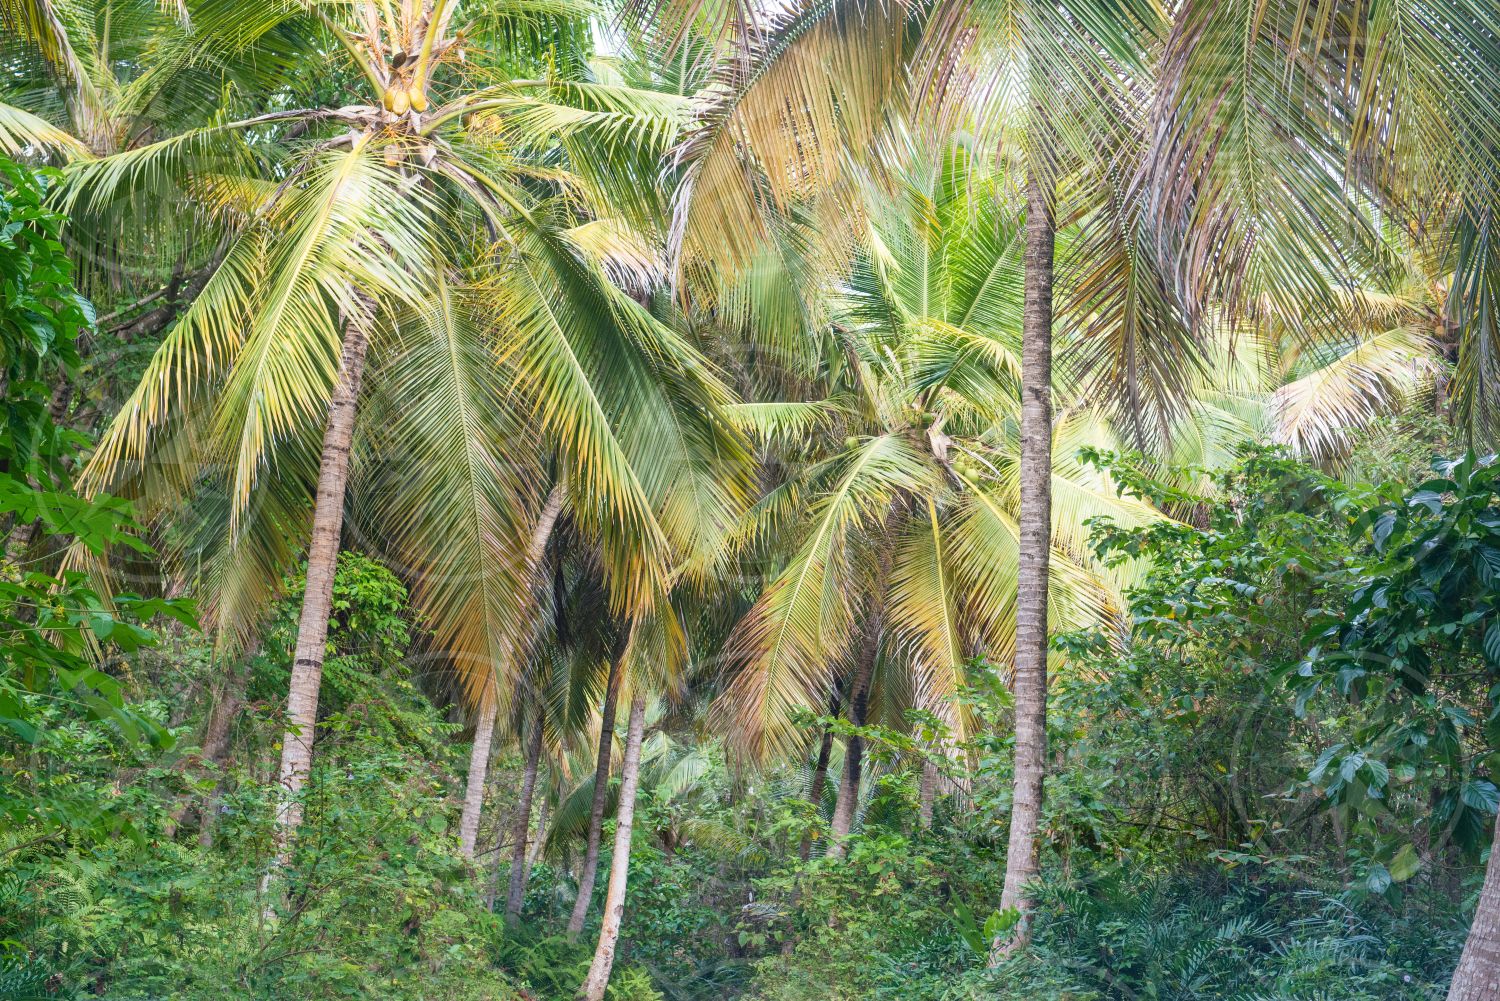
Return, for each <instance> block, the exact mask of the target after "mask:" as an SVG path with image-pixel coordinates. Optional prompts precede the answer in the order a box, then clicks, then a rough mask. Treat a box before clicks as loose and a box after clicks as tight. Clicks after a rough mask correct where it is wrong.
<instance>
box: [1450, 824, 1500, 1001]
mask: <svg viewBox="0 0 1500 1001" xmlns="http://www.w3.org/2000/svg"><path fill="white" fill-rule="evenodd" d="M1496 998H1500V823H1497V824H1496V825H1495V839H1494V843H1493V846H1492V847H1491V848H1490V861H1489V865H1488V866H1486V868H1485V871H1484V889H1483V890H1481V891H1480V893H1479V908H1478V909H1477V910H1476V911H1475V912H1474V923H1473V924H1472V925H1470V926H1469V937H1468V938H1467V939H1465V940H1464V951H1463V955H1462V956H1460V957H1459V960H1458V969H1456V970H1454V971H1453V982H1452V983H1451V984H1450V985H1449V986H1448V1001H1495V999H1496Z"/></svg>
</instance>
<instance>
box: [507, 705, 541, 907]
mask: <svg viewBox="0 0 1500 1001" xmlns="http://www.w3.org/2000/svg"><path fill="white" fill-rule="evenodd" d="M541 760H542V712H541V708H540V707H538V708H537V710H536V712H534V713H533V714H532V717H531V736H530V737H529V738H528V740H527V742H526V772H525V774H524V775H523V777H522V778H521V802H520V803H519V804H517V806H516V820H515V824H514V825H512V828H511V847H510V887H509V889H508V890H507V892H506V894H505V917H506V920H508V921H514V920H515V919H516V918H518V917H520V916H521V904H522V903H523V902H524V901H525V899H526V876H527V866H526V841H527V836H528V835H529V834H530V833H531V798H532V796H533V794H534V793H535V792H536V772H537V765H538V764H540V762H541Z"/></svg>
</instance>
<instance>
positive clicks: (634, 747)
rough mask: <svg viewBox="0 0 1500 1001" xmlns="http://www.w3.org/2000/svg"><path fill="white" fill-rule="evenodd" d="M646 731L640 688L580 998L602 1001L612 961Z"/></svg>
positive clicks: (622, 916) (622, 912)
mask: <svg viewBox="0 0 1500 1001" xmlns="http://www.w3.org/2000/svg"><path fill="white" fill-rule="evenodd" d="M645 731H646V696H645V693H644V692H642V691H640V690H639V689H638V690H637V691H636V693H635V696H634V697H633V698H631V700H630V723H629V726H628V727H627V729H626V733H625V760H624V761H623V762H622V763H621V764H620V805H619V806H618V807H617V808H616V810H615V851H614V860H613V861H612V862H611V863H610V867H609V889H608V890H607V891H606V893H605V895H604V920H603V923H602V924H600V926H599V945H598V947H597V948H596V949H595V950H594V962H593V963H592V964H591V965H590V966H589V975H588V976H587V977H586V978H585V979H584V981H583V986H582V987H581V988H579V991H578V997H579V998H580V999H582V1001H604V988H605V987H606V986H608V984H609V971H610V969H611V968H612V967H613V966H614V965H615V944H616V943H617V942H618V941H619V938H620V924H621V923H622V922H623V921H624V919H625V883H626V880H627V879H628V878H629V876H630V829H631V825H632V823H633V822H634V819H635V793H636V789H637V788H639V786H640V782H641V738H642V737H643V736H644V734H645Z"/></svg>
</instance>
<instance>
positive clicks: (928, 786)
mask: <svg viewBox="0 0 1500 1001" xmlns="http://www.w3.org/2000/svg"><path fill="white" fill-rule="evenodd" d="M937 783H938V770H937V765H934V764H933V763H932V762H931V761H923V762H922V781H921V785H919V786H918V787H917V804H918V805H917V823H918V824H920V825H921V827H922V830H924V831H925V830H929V829H930V828H931V827H932V804H933V801H934V800H935V799H937Z"/></svg>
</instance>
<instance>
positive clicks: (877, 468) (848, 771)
mask: <svg viewBox="0 0 1500 1001" xmlns="http://www.w3.org/2000/svg"><path fill="white" fill-rule="evenodd" d="M901 162H903V163H907V164H909V166H908V167H907V168H906V170H905V172H904V174H902V175H901V176H900V181H899V187H897V188H896V190H895V192H894V194H893V192H892V190H891V186H890V185H888V184H883V185H878V186H877V185H874V184H872V185H871V186H870V187H869V188H868V189H867V190H866V191H865V192H864V198H865V200H864V203H863V206H862V212H863V215H862V217H863V218H864V219H866V220H868V226H869V230H868V233H867V235H866V237H865V238H864V240H863V241H862V245H861V246H860V248H859V250H858V251H857V253H856V256H855V260H854V263H853V266H852V268H851V269H850V270H849V271H848V272H847V273H845V274H844V275H842V276H838V275H836V274H835V275H832V276H829V277H830V280H829V281H828V282H827V288H828V289H829V290H830V292H831V294H832V297H833V298H832V301H833V305H832V306H831V308H830V313H829V317H828V324H827V327H826V328H825V330H824V332H823V336H824V338H825V341H826V348H825V350H824V351H823V354H822V356H823V357H824V358H826V359H827V361H826V368H825V370H824V371H823V372H821V373H820V375H819V377H818V378H817V379H816V380H815V385H816V389H817V391H819V392H820V394H821V395H820V396H818V397H817V398H814V399H803V400H796V401H774V402H756V403H747V404H743V405H740V406H737V407H733V408H731V411H730V412H731V414H732V415H733V416H734V417H735V418H736V419H738V420H740V421H743V422H744V423H745V424H746V426H747V427H750V428H753V429H754V430H755V432H756V433H758V434H760V435H761V436H763V438H765V439H766V440H767V441H769V442H772V443H774V447H773V449H772V451H773V453H774V454H775V455H776V456H777V461H778V467H777V468H778V469H781V470H784V472H783V473H782V475H781V476H780V479H779V482H776V483H775V484H774V485H773V487H772V489H771V490H770V491H769V492H768V493H767V494H766V495H765V496H764V497H763V498H762V500H761V501H760V502H759V503H758V504H757V506H756V508H755V509H754V510H753V512H752V516H753V521H752V522H751V524H750V525H749V526H748V527H747V529H746V530H745V539H744V541H745V542H747V543H759V544H761V545H762V546H763V547H764V548H765V550H766V552H768V553H769V554H772V555H771V558H772V560H773V568H772V570H771V572H770V574H769V577H770V579H769V583H768V584H767V585H766V587H765V589H764V591H763V593H762V595H761V597H760V598H759V599H758V600H757V601H756V603H755V605H754V606H753V607H752V608H751V610H750V611H749V613H748V614H747V615H746V617H745V618H744V619H743V621H742V622H741V623H740V625H739V626H738V627H737V628H736V630H735V632H734V634H733V635H732V636H731V638H730V640H729V643H728V648H729V650H730V654H729V656H730V658H731V660H732V661H733V663H734V665H735V669H736V670H735V675H734V678H733V681H732V682H731V683H730V686H729V688H728V691H727V692H726V694H725V697H724V699H723V701H722V702H721V703H720V706H719V710H718V711H719V712H720V713H721V716H722V719H723V720H724V722H725V724H726V725H727V726H728V728H729V731H730V733H731V735H732V737H731V743H732V746H733V747H734V748H735V750H737V751H738V752H740V753H742V754H745V755H747V756H749V757H751V758H764V757H766V756H769V755H776V756H791V755H800V754H801V752H802V749H803V748H802V741H803V737H802V734H801V731H800V728H799V727H798V726H797V724H796V720H797V718H798V717H799V711H801V712H807V711H811V712H819V711H821V710H822V708H823V707H824V705H825V704H826V703H827V702H828V699H829V695H830V692H831V691H832V690H833V689H834V687H835V680H836V679H837V678H838V677H839V676H840V675H841V674H842V675H845V676H846V684H847V688H848V698H847V700H848V705H849V720H850V723H851V724H853V725H854V726H856V727H858V726H861V725H864V724H865V723H867V722H869V719H870V717H869V715H868V711H869V706H870V702H871V693H872V682H873V681H874V680H875V679H876V678H877V677H879V676H881V674H882V673H886V674H893V675H895V674H905V675H906V676H907V677H910V678H912V679H913V680H912V681H911V682H910V687H911V688H912V689H913V690H914V691H915V692H916V693H917V696H916V702H917V704H919V705H921V706H923V707H924V708H929V709H932V710H933V711H936V712H939V713H941V714H945V715H946V716H947V717H948V719H949V720H950V721H951V722H952V723H953V724H955V729H958V727H957V726H956V724H958V723H959V722H960V721H958V720H956V719H954V718H953V709H952V698H951V696H952V695H953V694H954V692H955V690H956V688H957V687H958V686H959V685H960V684H961V683H962V676H961V672H962V669H963V664H964V663H965V661H966V660H967V659H969V657H970V656H972V655H974V654H976V653H987V654H988V655H989V656H990V657H991V658H992V659H994V660H995V661H996V662H998V663H1002V664H1004V665H1005V666H1006V667H1007V668H1008V669H1009V670H1010V671H1012V672H1013V671H1015V670H1016V665H1017V663H1018V659H1017V658H1018V647H1017V642H1018V641H1017V640H1016V638H1015V637H1016V628H1017V627H1016V615H1017V614H1018V604H1017V603H1018V595H1017V590H1016V589H1017V586H1018V581H1019V577H1018V573H1019V563H1018V559H1019V547H1020V543H1021V538H1020V535H1019V532H1018V526H1017V521H1016V517H1015V513H1016V510H1017V507H1018V501H1019V499H1020V497H1021V496H1022V493H1021V492H1022V489H1023V487H1024V473H1023V472H1022V469H1021V466H1020V463H1019V461H1018V456H1019V454H1020V433H1021V430H1020V421H1019V417H1020V403H1021V401H1020V378H1019V375H1020V361H1019V357H1018V348H1019V347H1020V342H1021V339H1022V334H1023V329H1024V319H1023V317H1024V308H1023V288H1024V284H1025V281H1024V271H1025V262H1024V223H1023V218H1024V215H1023V212H1022V211H1021V209H1020V206H1018V205H1017V204H1015V199H1014V196H1013V194H1011V193H1009V192H1007V190H1006V185H1005V177H1004V175H1003V174H995V173H992V172H988V171H985V170H982V169H980V168H978V167H975V166H974V165H973V163H972V162H971V155H970V151H969V150H968V149H967V148H966V147H965V146H964V145H962V144H955V145H952V146H949V147H948V148H947V149H946V150H945V152H944V153H943V154H942V155H940V156H933V155H932V154H931V153H928V154H927V155H926V156H925V157H924V156H923V155H922V154H921V153H919V152H918V151H917V143H916V142H915V141H913V142H912V143H911V144H910V145H909V146H907V147H905V148H903V149H902V151H901ZM892 173H893V174H894V173H895V171H892ZM808 284H810V285H812V284H816V283H814V282H811V281H809V282H808ZM1060 388H1061V389H1062V390H1063V391H1067V390H1068V388H1069V387H1067V386H1063V387H1060ZM1064 398H1065V399H1066V400H1067V401H1068V404H1069V406H1068V407H1067V408H1066V409H1065V410H1064V414H1063V417H1062V419H1061V421H1060V422H1059V424H1058V425H1057V427H1056V429H1055V432H1054V433H1055V435H1056V436H1057V437H1058V439H1059V444H1062V445H1064V449H1063V450H1062V451H1061V452H1060V453H1059V454H1058V456H1057V459H1056V461H1055V463H1054V465H1053V468H1052V469H1051V470H1050V472H1049V477H1048V478H1049V487H1050V489H1051V490H1052V491H1054V492H1055V493H1056V494H1057V495H1058V497H1059V504H1058V505H1057V506H1056V508H1055V510H1054V511H1053V516H1054V519H1055V521H1054V524H1053V525H1052V526H1049V529H1050V530H1049V534H1050V535H1051V536H1052V538H1053V543H1052V552H1051V554H1050V560H1049V564H1050V567H1051V570H1050V574H1051V583H1052V585H1053V587H1052V588H1051V590H1050V592H1049V593H1050V595H1051V597H1050V599H1049V600H1050V605H1051V608H1050V618H1051V621H1052V622H1053V623H1054V627H1055V628H1069V627H1081V626H1083V625H1085V624H1089V623H1095V624H1097V623H1105V624H1114V625H1115V626H1116V627H1118V623H1117V619H1116V617H1117V614H1118V608H1119V600H1118V585H1119V581H1117V580H1114V579H1111V577H1110V576H1109V575H1108V574H1107V573H1105V572H1104V571H1103V570H1102V568H1100V567H1099V566H1098V565H1097V564H1095V563H1094V561H1093V559H1092V557H1091V555H1090V553H1089V550H1088V547H1087V539H1086V532H1085V530H1084V529H1083V527H1082V523H1083V521H1084V520H1085V518H1087V517H1088V516H1091V515H1095V514H1109V515H1112V516H1114V517H1116V518H1117V519H1119V520H1121V521H1123V522H1127V523H1132V522H1133V523H1141V522H1143V521H1145V520H1148V519H1150V518H1153V517H1156V516H1157V515H1156V514H1155V513H1154V512H1153V511H1152V510H1151V509H1149V508H1148V507H1146V506H1144V505H1141V504H1138V503H1135V502H1133V501H1129V500H1123V499H1121V498H1119V497H1118V496H1117V495H1116V494H1115V491H1114V490H1113V488H1112V486H1111V484H1110V483H1109V481H1108V478H1107V477H1104V476H1102V475H1101V474H1099V473H1097V472H1096V471H1091V470H1088V469H1085V468H1084V467H1083V466H1082V465H1081V464H1080V463H1079V462H1078V461H1077V460H1076V458H1075V456H1076V454H1077V451H1078V447H1079V446H1080V445H1081V444H1083V443H1085V442H1093V443H1097V444H1104V445H1107V444H1109V443H1112V442H1115V441H1117V440H1118V439H1117V438H1116V437H1115V435H1114V434H1113V433H1112V432H1111V430H1110V428H1109V425H1108V422H1107V421H1106V420H1105V419H1104V415H1103V414H1102V413H1101V412H1100V411H1099V410H1098V409H1097V408H1093V407H1091V406H1089V405H1087V403H1086V402H1085V401H1084V400H1083V399H1081V398H1078V399H1075V398H1074V397H1072V396H1071V395H1070V396H1065V397H1064ZM1049 445H1050V442H1049ZM843 665H847V668H845V667H844V666H843ZM886 687H889V685H887V686H886ZM862 755H863V741H862V740H861V738H860V737H859V736H858V735H857V734H856V735H854V736H851V737H850V738H849V739H848V743H847V747H846V749H845V752H844V767H843V770H842V775H841V781H840V786H839V795H838V799H837V806H836V808H835V811H834V816H833V819H832V822H831V839H832V844H831V846H830V849H829V852H830V854H832V855H834V856H838V855H839V854H841V853H842V851H843V847H842V844H843V839H844V838H845V836H846V835H847V834H848V832H849V830H850V828H851V826H852V823H853V820H854V816H855V810H856V802H857V796H858V792H859V788H860V779H861V770H862V767H863V763H862Z"/></svg>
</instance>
